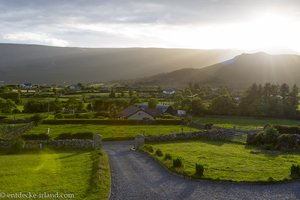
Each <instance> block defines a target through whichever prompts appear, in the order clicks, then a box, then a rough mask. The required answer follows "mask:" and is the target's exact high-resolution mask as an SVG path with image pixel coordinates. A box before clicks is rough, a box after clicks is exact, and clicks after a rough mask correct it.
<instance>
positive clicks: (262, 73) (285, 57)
mask: <svg viewBox="0 0 300 200" xmlns="http://www.w3.org/2000/svg"><path fill="white" fill-rule="evenodd" d="M189 82H195V83H200V84H210V85H226V86H228V87H231V88H246V87H248V86H249V85H251V84H252V83H259V84H264V83H266V82H270V83H274V84H281V83H288V84H300V56H299V55H293V54H278V55H270V54H267V53H264V52H258V53H254V54H245V53H244V54H241V55H238V56H235V57H234V58H232V59H230V60H226V61H224V62H221V63H217V64H214V65H210V66H207V67H203V68H201V69H196V68H193V69H191V68H186V69H180V70H176V71H173V72H170V73H163V74H158V75H156V76H152V77H148V78H146V79H144V80H137V81H136V84H142V85H149V84H150V85H161V86H177V87H180V86H183V85H187V84H188V83H189Z"/></svg>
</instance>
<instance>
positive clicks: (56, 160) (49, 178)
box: [0, 150, 110, 200]
mask: <svg viewBox="0 0 300 200" xmlns="http://www.w3.org/2000/svg"><path fill="white" fill-rule="evenodd" d="M97 155H98V160H99V159H100V162H99V166H98V164H97V163H94V162H98V161H97V159H95V158H94V157H93V152H91V151H90V152H89V151H53V150H44V151H41V152H22V153H20V154H4V153H3V152H2V153H1V154H0V177H1V179H0V185H1V192H4V193H6V194H10V193H18V192H22V193H28V192H31V193H33V194H43V193H48V194H55V193H57V192H58V193H59V194H67V195H74V197H75V198H68V199H87V200H92V199H101V200H102V199H103V200H104V199H106V198H107V196H108V192H109V188H110V175H109V167H108V160H107V156H106V155H105V154H101V155H99V154H97ZM99 156H100V157H99ZM12 166H13V167H12ZM95 166H96V167H99V169H100V175H99V176H97V179H96V180H99V181H98V182H97V183H94V182H95V178H94V171H95V169H94V167H95ZM96 170H97V169H96ZM99 177H100V179H99Z"/></svg>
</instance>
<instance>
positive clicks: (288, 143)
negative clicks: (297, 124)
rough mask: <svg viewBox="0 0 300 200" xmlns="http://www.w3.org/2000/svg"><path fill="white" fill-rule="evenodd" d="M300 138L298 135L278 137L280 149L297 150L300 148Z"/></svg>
mask: <svg viewBox="0 0 300 200" xmlns="http://www.w3.org/2000/svg"><path fill="white" fill-rule="evenodd" d="M299 138H300V136H299V135H297V134H282V135H280V136H279V137H278V145H277V147H278V148H279V149H295V148H296V147H297V146H298V143H297V141H299Z"/></svg>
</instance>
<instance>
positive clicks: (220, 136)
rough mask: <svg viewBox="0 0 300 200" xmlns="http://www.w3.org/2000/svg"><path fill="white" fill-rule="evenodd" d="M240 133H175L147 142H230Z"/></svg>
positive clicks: (153, 137)
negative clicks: (206, 140)
mask: <svg viewBox="0 0 300 200" xmlns="http://www.w3.org/2000/svg"><path fill="white" fill-rule="evenodd" d="M237 134H241V133H238V132H236V131H234V130H233V129H211V130H204V131H197V132H190V133H175V134H168V135H158V136H146V137H145V142H164V141H172V140H190V139H202V138H203V139H211V140H222V141H230V140H231V139H232V138H233V137H235V136H236V135H237Z"/></svg>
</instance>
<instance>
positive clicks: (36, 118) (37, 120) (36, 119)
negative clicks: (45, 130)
mask: <svg viewBox="0 0 300 200" xmlns="http://www.w3.org/2000/svg"><path fill="white" fill-rule="evenodd" d="M42 120H43V117H42V116H41V115H40V114H35V115H33V116H32V117H31V121H33V123H34V124H35V125H36V126H37V125H38V124H39V123H40V122H41V121H42Z"/></svg>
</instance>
